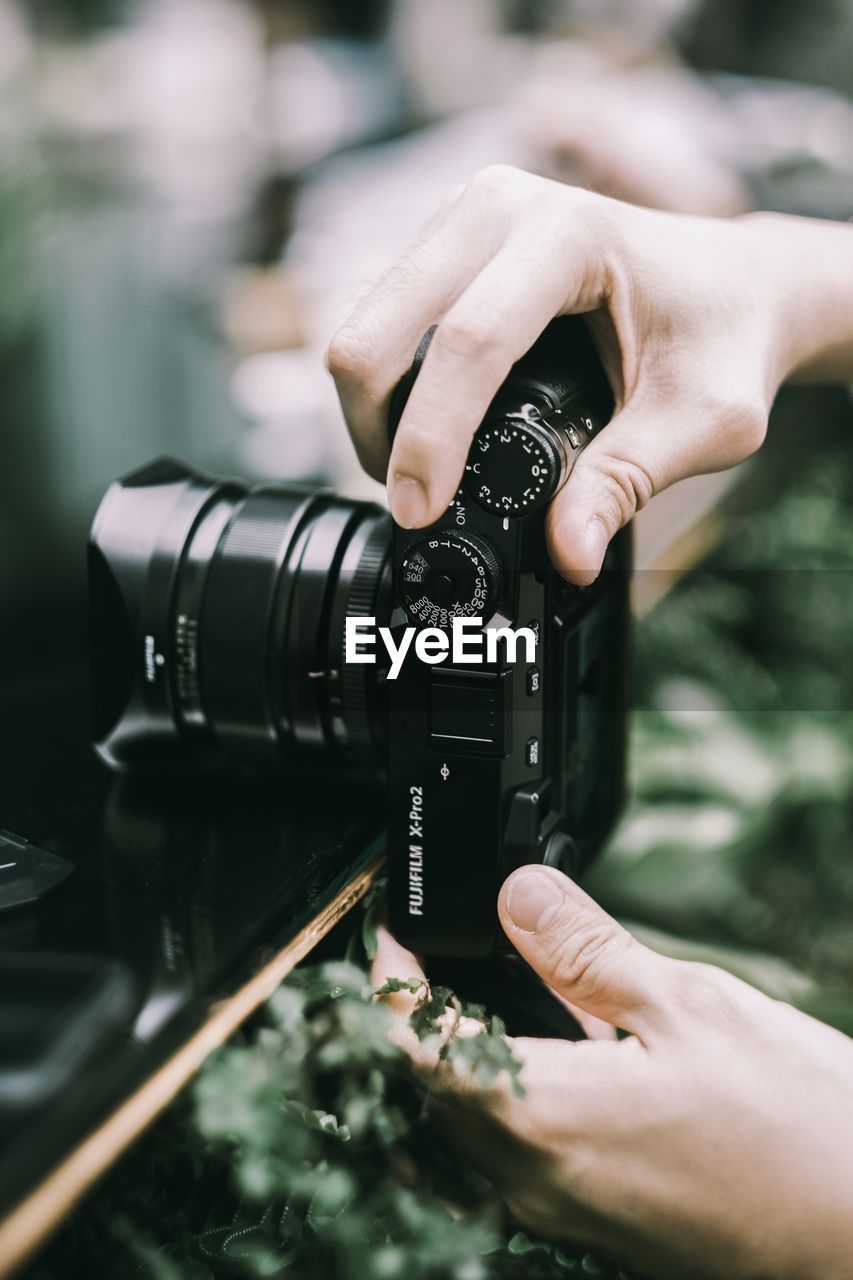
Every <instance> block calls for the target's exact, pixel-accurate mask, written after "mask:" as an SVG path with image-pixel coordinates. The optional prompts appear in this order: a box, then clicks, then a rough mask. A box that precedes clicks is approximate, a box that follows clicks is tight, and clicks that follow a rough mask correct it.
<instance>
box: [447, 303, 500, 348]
mask: <svg viewBox="0 0 853 1280" xmlns="http://www.w3.org/2000/svg"><path fill="white" fill-rule="evenodd" d="M436 341H438V342H439V343H440V346H441V347H442V348H443V349H444V350H445V351H446V352H448V354H450V355H452V356H455V357H457V358H459V359H462V360H466V361H468V360H482V359H483V358H484V357H485V356H488V355H490V354H492V353H494V352H495V351H496V350H498V349H499V347H500V346H501V326H500V324H499V323H498V317H497V313H496V312H489V311H486V310H485V309H484V308H480V309H478V310H474V309H473V308H470V307H469V308H467V309H466V310H459V311H449V312H448V313H447V315H446V316H445V317H444V319H443V320H442V322H441V324H440V325H439V326H438V332H437V334H436Z"/></svg>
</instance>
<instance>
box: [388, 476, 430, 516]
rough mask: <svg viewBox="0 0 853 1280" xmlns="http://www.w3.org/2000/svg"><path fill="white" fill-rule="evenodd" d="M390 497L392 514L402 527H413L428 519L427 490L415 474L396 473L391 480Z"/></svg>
mask: <svg viewBox="0 0 853 1280" xmlns="http://www.w3.org/2000/svg"><path fill="white" fill-rule="evenodd" d="M388 499H389V502H390V504H391V515H392V516H393V517H394V519H395V520H396V521H397V524H398V525H400V526H401V528H403V529H413V528H415V527H416V526H417V525H421V524H424V522H425V521H426V514H427V496H426V491H425V490H424V487H423V485H422V484H421V482H420V480H416V479H415V477H414V476H404V475H399V474H398V475H395V476H394V477H393V478H392V480H391V487H390V493H389V495H388Z"/></svg>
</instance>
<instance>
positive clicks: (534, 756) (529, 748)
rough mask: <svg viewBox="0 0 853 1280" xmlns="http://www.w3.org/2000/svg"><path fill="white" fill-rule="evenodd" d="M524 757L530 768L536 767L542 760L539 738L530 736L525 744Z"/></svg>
mask: <svg viewBox="0 0 853 1280" xmlns="http://www.w3.org/2000/svg"><path fill="white" fill-rule="evenodd" d="M524 759H525V763H526V764H527V767H528V768H529V769H533V768H535V767H536V766H537V765H538V764H539V763H540V760H541V752H540V749H539V739H538V738H535V737H534V738H528V739H527V741H526V742H525V744H524Z"/></svg>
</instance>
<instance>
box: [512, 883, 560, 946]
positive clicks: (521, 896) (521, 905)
mask: <svg viewBox="0 0 853 1280" xmlns="http://www.w3.org/2000/svg"><path fill="white" fill-rule="evenodd" d="M562 900H563V891H562V889H561V888H560V886H559V884H558V883H557V882H556V881H555V880H554V879H553V878H552V877H551V876H549V875H548V873H547V871H534V870H531V871H520V872H518V874H517V875H515V876H513V878H512V880H511V881H510V885H509V888H508V890H507V895H506V909H507V914H508V915H509V918H510V920H511V921H512V923H513V924H514V925H515V927H516V929H521V930H522V932H524V933H538V931H539V930H540V929H544V928H545V925H546V924H547V923H548V921H549V920H550V919H551V917H552V916H553V915H554V913H555V911H556V910H557V908H558V907H559V905H560V903H561V902H562Z"/></svg>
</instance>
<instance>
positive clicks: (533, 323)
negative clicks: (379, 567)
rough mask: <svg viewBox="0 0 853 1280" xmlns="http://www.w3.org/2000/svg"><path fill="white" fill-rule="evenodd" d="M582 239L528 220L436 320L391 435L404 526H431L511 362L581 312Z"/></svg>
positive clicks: (394, 491)
mask: <svg viewBox="0 0 853 1280" xmlns="http://www.w3.org/2000/svg"><path fill="white" fill-rule="evenodd" d="M588 256H589V254H588V248H585V246H584V243H583V237H582V236H580V235H579V236H578V242H577V245H576V246H575V252H574V253H573V254H571V255H568V254H567V253H566V246H565V234H564V233H563V232H562V231H561V234H560V235H558V234H556V231H555V230H554V228H553V226H551V225H549V224H548V223H546V222H545V221H544V220H543V222H542V224H541V225H534V224H532V223H531V221H530V220H528V221H527V222H526V223H525V224H524V225H523V229H521V228H520V229H519V230H517V231H515V232H513V233H512V234H511V235H510V236H509V237H508V238H507V240H506V243H505V244H504V246H503V247H502V248H501V249H500V251H499V252H498V253H497V254H496V255H495V257H494V258H492V259H491V260H490V261H489V262H487V263H486V265H485V266H484V267H483V269H482V271H480V273H479V275H478V276H477V277H476V279H474V280H473V281H472V282H471V284H470V285H469V286H468V288H467V289H466V290H465V292H464V293H463V294H462V295H461V296H460V297H459V298H458V299H457V301H456V302H455V303H454V304H453V306H452V307H451V308H450V309H449V310H448V312H447V314H446V315H445V316H444V319H443V320H441V321H440V323H439V325H438V328H437V330H436V332H435V336H434V337H433V340H432V342H431V344H430V348H429V351H428V352H427V355H426V359H425V360H424V363H423V366H422V368H421V371H420V373H419V375H418V378H417V380H416V382H415V384H414V386H413V388H412V391H411V394H410V395H409V399H408V402H407V404H406V408H405V410H404V412H403V416H402V418H401V420H400V425H399V427H398V428H397V434H396V436H395V438H394V447H393V449H392V451H391V461H390V464H389V469H388V486H389V500H390V503H391V511H392V513H393V515H394V518H395V520H396V521H397V523H398V524H401V525H402V526H403V527H404V528H417V527H421V526H422V525H425V524H429V523H431V522H432V521H434V520H437V519H438V518H439V516H440V515H441V513H442V512H443V511H444V510H445V509H446V507H447V506H448V504H449V503H450V501H451V499H452V498H453V495H454V493H455V492H456V489H457V488H458V485H459V481H460V478H461V475H462V471H463V468H464V465H465V459H466V457H467V455H468V450H469V448H470V445H471V440H472V438H473V435H474V432H475V431H476V429H477V427H478V426H479V424H480V422H481V421H482V419H483V416H484V414H485V412H486V410H487V409H488V407H489V404H490V403H491V401H492V399H493V398H494V395H495V392H496V391H497V390H498V388H499V387H500V385H501V383H502V382H503V381H504V379H505V378H506V376H507V374H508V373H509V371H510V369H511V368H512V366H513V364H514V363H515V361H516V360H518V359H519V358H520V357H521V356H522V355H524V353H525V352H526V351H528V350H529V349H530V347H531V346H532V345H533V343H534V342H535V341H536V339H537V338H538V337H539V335H540V334H541V332H542V330H543V329H544V328H545V326H546V325H547V324H548V322H549V321H550V320H552V319H553V318H554V316H555V315H558V314H560V313H561V312H564V311H566V310H567V309H572V308H574V307H575V306H576V305H577V301H578V296H579V293H584V301H587V300H588V299H587V298H586V291H587V285H588V279H589V273H588V271H587V270H586V267H585V263H586V261H587V259H588Z"/></svg>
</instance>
